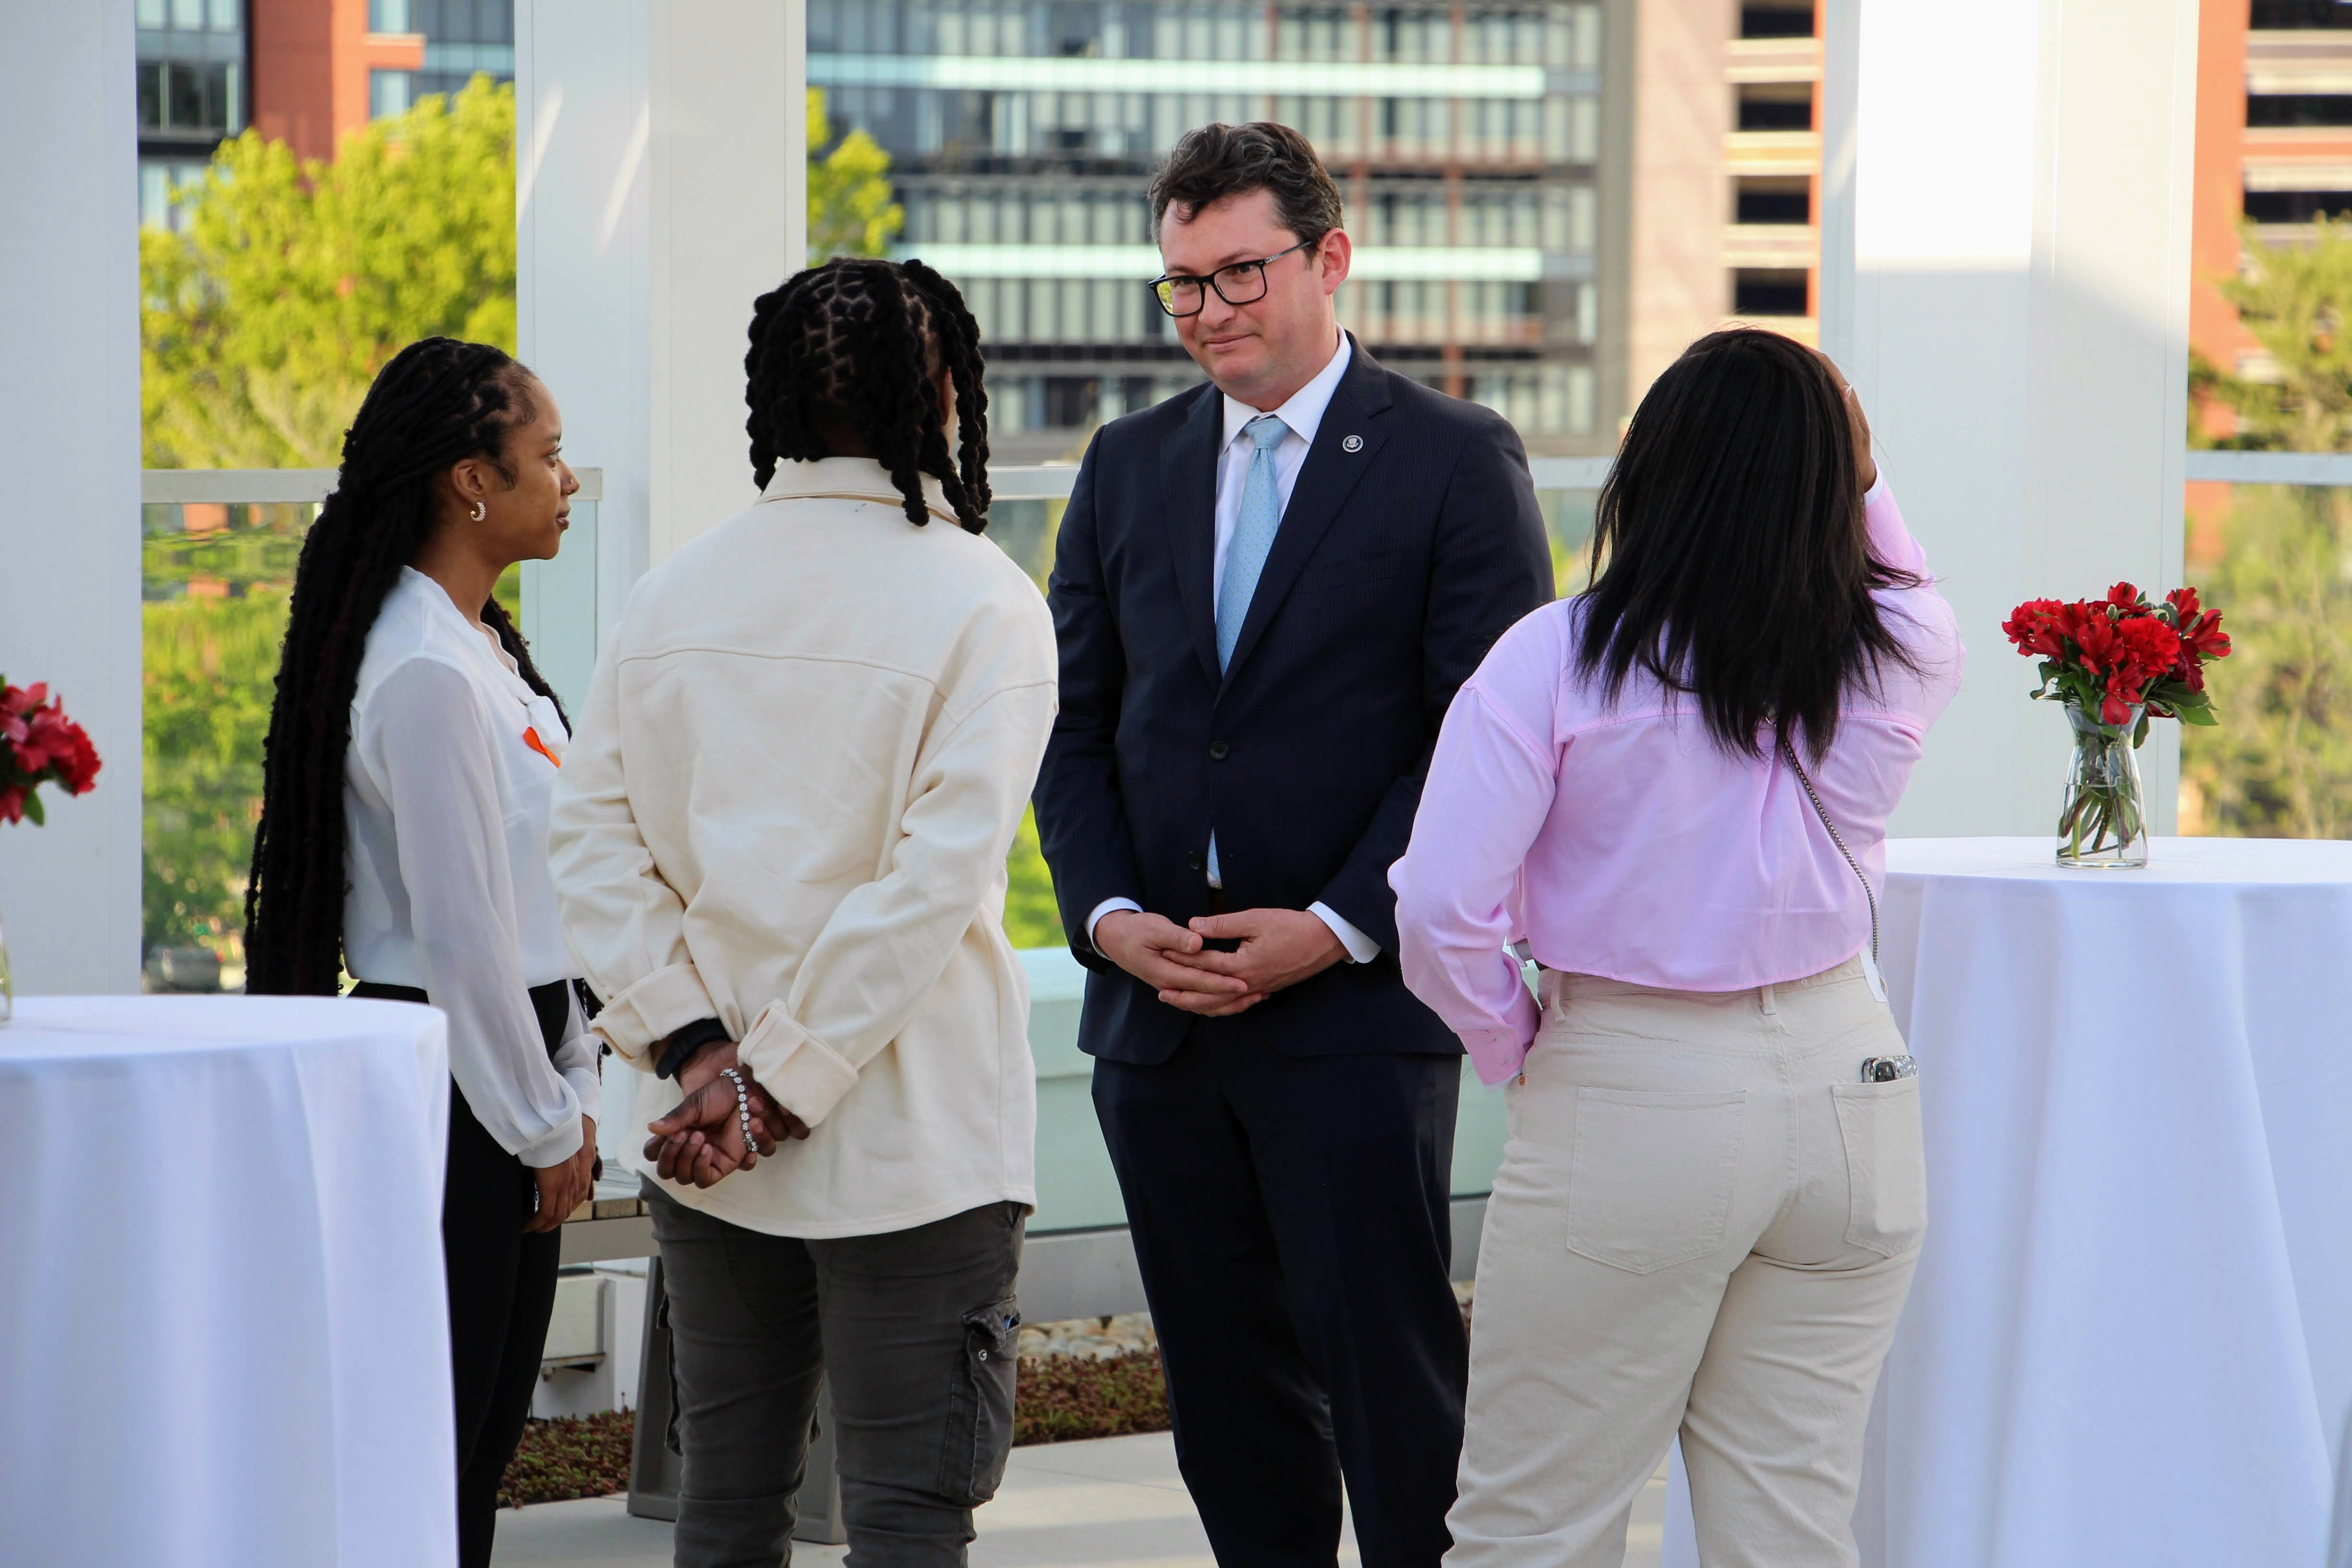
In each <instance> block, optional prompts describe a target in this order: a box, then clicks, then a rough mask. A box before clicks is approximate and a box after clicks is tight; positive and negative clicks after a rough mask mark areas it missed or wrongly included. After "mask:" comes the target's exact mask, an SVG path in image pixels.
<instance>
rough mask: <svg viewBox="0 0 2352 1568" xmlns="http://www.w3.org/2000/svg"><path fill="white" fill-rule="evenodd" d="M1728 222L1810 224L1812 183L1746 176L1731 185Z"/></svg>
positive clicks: (1786, 177)
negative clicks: (1730, 212)
mask: <svg viewBox="0 0 2352 1568" xmlns="http://www.w3.org/2000/svg"><path fill="white" fill-rule="evenodd" d="M1732 221H1733V222H1734V223H1754V224H1808V223H1811V222H1812V221H1813V183H1812V182H1811V180H1809V179H1807V178H1805V177H1804V176H1803V175H1801V174H1799V175H1749V176H1748V177H1746V178H1744V179H1736V180H1734V181H1733V182H1732Z"/></svg>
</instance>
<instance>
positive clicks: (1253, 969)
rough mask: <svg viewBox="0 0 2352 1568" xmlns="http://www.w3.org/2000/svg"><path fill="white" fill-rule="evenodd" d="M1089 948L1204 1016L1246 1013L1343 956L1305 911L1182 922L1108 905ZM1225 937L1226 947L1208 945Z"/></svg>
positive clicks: (1345, 953) (1244, 912)
mask: <svg viewBox="0 0 2352 1568" xmlns="http://www.w3.org/2000/svg"><path fill="white" fill-rule="evenodd" d="M1094 940H1095V951H1096V952H1099V953H1101V954H1102V955H1103V956H1104V957H1105V958H1108V959H1109V960H1110V961H1111V962H1112V963H1116V964H1118V966H1119V967H1120V968H1121V969H1124V970H1126V971H1127V972H1128V973H1129V974H1132V975H1134V976H1135V977H1136V978H1137V979H1138V980H1140V981H1142V982H1143V983H1144V984H1146V985H1149V986H1151V987H1152V988H1153V989H1155V990H1157V991H1158V992H1159V993H1160V1000H1161V1001H1162V1002H1165V1003H1166V1004H1168V1005H1170V1006H1171V1007H1177V1008H1181V1009H1182V1010H1183V1011H1185V1012H1187V1013H1197V1014H1199V1015H1200V1016H1202V1017H1203V1018H1229V1017H1231V1016H1234V1014H1236V1013H1244V1012H1247V1011H1248V1010H1249V1009H1250V1008H1252V1007H1255V1006H1256V1005H1258V1004H1259V1003H1261V1002H1263V1001H1265V999H1266V998H1267V997H1268V996H1271V995H1273V994H1275V993H1276V992H1277V991H1280V990H1282V989H1283V988H1284V987H1286V986H1290V985H1296V984H1298V983H1299V982H1300V981H1302V980H1307V979H1311V978H1312V977H1313V976H1315V975H1318V974H1320V973H1323V971H1325V970H1326V969H1328V968H1330V967H1331V965H1333V964H1335V963H1339V961H1340V960H1341V959H1343V958H1345V957H1347V956H1348V950H1347V949H1346V948H1345V947H1343V946H1341V945H1340V943H1339V937H1338V936H1337V935H1336V934H1335V933H1334V932H1333V931H1332V930H1331V928H1330V927H1329V926H1328V925H1326V924H1324V923H1323V918H1322V917H1321V916H1320V915H1318V914H1315V913H1313V912H1311V911H1310V910H1236V911H1234V913H1232V914H1225V915H1203V916H1202V917H1200V918H1199V919H1197V920H1195V921H1192V923H1191V924H1190V925H1188V926H1180V925H1178V924H1177V923H1176V922H1175V921H1171V920H1169V919H1167V918H1165V917H1164V916H1161V915H1155V914H1150V913H1147V912H1145V911H1144V910H1112V911H1111V912H1110V913H1108V914H1107V915H1105V916H1103V918H1102V919H1101V920H1099V921H1096V922H1095V937H1094ZM1221 940H1230V941H1234V942H1238V943H1239V945H1238V946H1237V947H1236V948H1235V950H1234V952H1218V951H1216V950H1214V949H1213V948H1211V947H1210V946H1209V945H1208V944H1209V943H1210V942H1216V941H1221Z"/></svg>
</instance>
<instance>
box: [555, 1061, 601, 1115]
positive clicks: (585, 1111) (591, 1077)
mask: <svg viewBox="0 0 2352 1568" xmlns="http://www.w3.org/2000/svg"><path fill="white" fill-rule="evenodd" d="M563 1081H564V1082H566V1083H568V1084H570V1085H571V1086H572V1095H573V1096H574V1098H576V1099H577V1100H579V1101H580V1114H581V1115H583V1116H585V1117H587V1118H588V1119H589V1120H590V1121H603V1120H604V1079H601V1078H599V1077H598V1076H597V1073H596V1069H595V1068H593V1067H584V1068H570V1069H568V1070H566V1071H565V1073H564V1074H563Z"/></svg>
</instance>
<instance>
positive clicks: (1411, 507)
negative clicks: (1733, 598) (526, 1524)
mask: <svg viewBox="0 0 2352 1568" xmlns="http://www.w3.org/2000/svg"><path fill="white" fill-rule="evenodd" d="M1151 210H1152V221H1153V224H1154V226H1155V228H1156V230H1157V232H1158V235H1159V239H1160V258H1161V261H1162V264H1163V265H1164V266H1165V268H1167V272H1166V275H1165V276H1163V277H1162V278H1161V279H1159V280H1158V281H1157V282H1156V283H1155V284H1154V286H1153V287H1154V289H1155V291H1156V293H1157V295H1158V298H1159V300H1160V308H1161V309H1163V310H1166V311H1167V312H1168V313H1169V314H1170V315H1171V316H1172V317H1173V318H1174V319H1175V324H1176V331H1177V334H1178V336H1179V337H1180V338H1181V340H1182V342H1183V343H1184V346H1185V348H1186V349H1187V350H1188V351H1190V352H1191V353H1192V357H1193V358H1194V359H1195V360H1196V361H1198V362H1199V363H1200V365H1201V367H1202V370H1204V371H1206V372H1207V373H1208V375H1209V380H1210V383H1211V384H1209V385H1207V386H1202V387H1199V388H1196V389H1194V390H1193V391H1191V392H1187V393H1185V394H1182V395H1180V396H1177V397H1173V398H1171V399H1170V400H1169V401H1167V402H1165V403H1162V404H1160V405H1158V406H1157V407H1154V408H1150V409H1146V410H1144V411H1143V412H1141V413H1139V414H1132V415H1129V416H1127V417H1126V418H1124V419H1119V420H1117V421H1115V422H1113V423H1112V424H1110V425H1108V426H1105V427H1104V428H1103V429H1102V430H1101V431H1099V432H1098V433H1097V436H1096V437H1095V439H1094V442H1093V444H1092V445H1091V446H1090V447H1088V448H1087V456H1086V461H1085V464H1084V466H1083V467H1082V468H1080V469H1079V472H1078V479H1077V484H1076V489H1075V490H1074V491H1073V492H1072V495H1071V500H1070V506H1069V510H1068V511H1067V513H1066V515H1065V516H1064V518H1063V521H1062V528H1061V538H1060V542H1059V546H1058V552H1057V554H1056V557H1055V567H1054V575H1053V582H1052V587H1051V593H1050V598H1051V601H1052V604H1053V610H1054V621H1055V627H1056V630H1057V632H1058V634H1059V637H1060V640H1061V657H1062V687H1061V700H1062V705H1061V715H1060V718H1059V720H1058V721H1057V722H1056V723H1055V729H1054V736H1053V740H1052V742H1051V743H1050V744H1049V746H1048V748H1047V751H1046V753H1045V766H1044V769H1043V770H1042V772H1041V773H1040V774H1039V778H1038V783H1037V795H1036V805H1037V823H1038V828H1039V831H1040V834H1041V836H1042V838H1043V842H1044V847H1045V858H1046V861H1047V863H1048V864H1049V865H1050V866H1051V867H1052V868H1053V873H1054V883H1055V891H1056V894H1057V896H1058V898H1059V900H1060V904H1061V910H1062V916H1063V920H1064V922H1065V924H1066V927H1067V928H1068V931H1069V939H1070V946H1071V949H1072V951H1073V952H1076V954H1077V956H1078V959H1079V962H1081V963H1084V964H1086V965H1087V968H1088V969H1089V970H1091V971H1092V972H1093V973H1092V974H1091V975H1090V977H1089V979H1088V981H1087V1001H1086V1012H1085V1016H1084V1021H1083V1023H1082V1024H1081V1026H1080V1031H1079V1043H1080V1045H1081V1046H1082V1047H1084V1048H1085V1049H1086V1050H1087V1051H1088V1052H1090V1053H1091V1054H1092V1055H1093V1056H1094V1057H1095V1058H1097V1060H1096V1065H1095V1078H1094V1095H1095V1106H1096V1110H1097V1113H1098V1115H1099V1116H1100V1118H1101V1121H1102V1127H1103V1133H1104V1137H1105V1139H1106V1141H1107V1142H1108V1144H1109V1147H1110V1153H1111V1159H1112V1162H1113V1163H1114V1164H1115V1165H1116V1166H1117V1168H1118V1179H1119V1186H1120V1190H1121V1192H1122V1193H1123V1194H1124V1195H1125V1197H1126V1201H1127V1213H1128V1219H1129V1225H1130V1226H1131V1227H1132V1235H1133V1237H1134V1241H1135V1247H1136V1256H1137V1258H1138V1260H1139V1263H1140V1264H1141V1266H1142V1270H1143V1283H1144V1289H1145V1292H1146V1294H1147V1295H1148V1296H1149V1297H1150V1302H1151V1310H1152V1317H1153V1321H1154V1323H1155V1325H1156V1326H1157V1328H1158V1330H1159V1333H1160V1353H1161V1355H1162V1357H1163V1358H1164V1359H1165V1361H1166V1363H1167V1368H1168V1378H1169V1392H1170V1395H1171V1404H1172V1407H1173V1411H1174V1415H1175V1426H1176V1445H1177V1455H1178V1458H1179V1461H1180V1463H1181V1467H1182V1469H1183V1474H1184V1479H1185V1484H1186V1485H1187V1486H1188V1487H1189V1488H1190V1489H1192V1497H1193V1500H1194V1501H1195V1503H1196V1504H1197V1505H1198V1506H1199V1509H1200V1511H1201V1517H1202V1521H1203V1522H1204V1523H1205V1524H1206V1525H1207V1527H1208V1531H1209V1537H1210V1540H1211V1542H1213V1545H1214V1546H1215V1548H1216V1552H1217V1560H1218V1562H1219V1563H1223V1564H1226V1565H1228V1568H1233V1565H1240V1564H1247V1565H1252V1568H1255V1565H1257V1564H1267V1565H1275V1564H1281V1565H1286V1568H1287V1565H1292V1564H1297V1565H1302V1568H1305V1565H1316V1568H1329V1565H1330V1564H1332V1563H1333V1562H1334V1561H1335V1558H1336V1554H1337V1551H1338V1545H1339V1520H1340V1511H1339V1504H1340V1482H1341V1477H1342V1476H1343V1475H1344V1476H1345V1478H1346V1482H1347V1489H1348V1495H1349V1500H1350V1501H1351V1503H1352V1505H1353V1507H1354V1510H1355V1521H1356V1535H1357V1540H1358V1542H1359V1544H1360V1549H1361V1552H1362V1555H1363V1561H1364V1563H1366V1564H1368V1565H1370V1568H1391V1565H1399V1568H1402V1565H1408V1564H1410V1565H1429V1564H1434V1563H1437V1561H1438V1560H1439V1558H1441V1557H1442V1556H1443V1555H1444V1552H1445V1550H1446V1548H1447V1546H1448V1544H1449V1538H1448V1536H1447V1534H1446V1530H1445V1512H1446V1510H1447V1509H1448V1507H1450V1506H1451V1505H1452V1503H1453V1500H1454V1466H1455V1462H1456V1459H1457V1457H1458V1452H1459V1449H1460V1447H1461V1438H1462V1400H1463V1385H1464V1381H1465V1363H1466V1360H1467V1352H1466V1342H1465V1334H1464V1332H1463V1328H1462V1321H1461V1317H1460V1315H1459V1313H1458V1311H1457V1310H1456V1308H1455V1305H1454V1296H1453V1293H1452V1290H1451V1289H1450V1288H1449V1285H1448V1274H1449V1270H1448V1267H1447V1266H1448V1262H1449V1258H1450V1252H1451V1246H1452V1240H1451V1235H1450V1229H1449V1226H1448V1191H1449V1187H1450V1182H1449V1179H1448V1178H1449V1175H1450V1173H1451V1166H1452V1163H1453V1150H1454V1110H1455V1100H1456V1096H1457V1094H1458V1092H1459V1089H1460V1084H1461V1073H1460V1066H1459V1062H1458V1057H1459V1054H1460V1048H1461V1047H1460V1046H1459V1044H1458V1043H1457V1042H1456V1040H1455V1039H1454V1036H1453V1035H1452V1034H1451V1033H1450V1032H1449V1031H1448V1030H1447V1029H1446V1027H1445V1026H1444V1025H1443V1024H1442V1023H1440V1022H1439V1021H1438V1019H1437V1017H1436V1016H1435V1015H1434V1014H1433V1013H1431V1012H1430V1011H1429V1010H1428V1009H1426V1008H1425V1007H1423V1005H1421V1004H1420V1003H1419V1002H1418V1001H1416V1000H1414V998H1413V997H1412V994H1410V993H1408V992H1407V991H1406V990H1405V987H1404V982H1403V980H1402V977H1401V975H1400V973H1399V972H1398V968H1397V961H1396V940H1397V939H1396V921H1395V913H1394V910H1395V900H1394V897H1393V895H1392V894H1391V892H1390V890H1389V885H1388V870H1389V866H1390V864H1391V862H1393V861H1394V860H1396V859H1397V858H1398V857H1399V856H1401V855H1402V853H1403V852H1404V847H1405V840H1406V838H1407V837H1408V836H1409V835H1410V833H1411V831H1412V816H1413V809H1414V806H1415V805H1416V804H1417V803H1418V801H1419V800H1420V797H1421V785H1422V777H1423V771H1424V770H1425V769H1426V768H1427V766H1428V763H1429V755H1430V749H1431V746H1432V744H1433V742H1434V741H1435V739H1436V735H1437V729H1438V724H1439V721H1441V720H1442V719H1443V718H1444V714H1445V709H1446V705H1447V704H1448V703H1449V702H1450V701H1452V700H1453V697H1454V689H1455V688H1456V687H1457V686H1459V685H1460V684H1461V683H1462V681H1463V679H1465V678H1466V677H1467V676H1468V675H1469V674H1470V673H1471V671H1472V670H1474V669H1475V668H1477V665H1478V662H1479V660H1480V659H1481V658H1484V657H1485V656H1486V650H1487V648H1488V647H1490V646H1491V645H1492V644H1493V642H1494V641H1495V639H1496V637H1498V636H1500V635H1501V634H1502V632H1503V630H1504V629H1505V628H1506V627H1507V626H1510V625H1511V623H1512V622H1514V621H1516V620H1517V619H1518V618H1519V617H1520V616H1523V615H1525V614H1527V613H1528V611H1530V610H1532V609H1534V608H1536V607H1537V606H1538V605H1540V604H1542V603H1544V602H1545V601H1547V600H1548V599H1549V598H1550V597H1551V594H1552V584H1551V557H1550V551H1549V546H1548V544H1547V542H1546V540H1545V536H1544V531H1543V524H1542V520H1541V517H1540V515H1539V514H1538V510H1537V506H1536V498H1535V492H1534V489H1533V487H1532V486H1531V484H1530V483H1529V481H1528V468H1527V459H1526V457H1525V454H1524V452H1523V450H1522V448H1521V447H1520V444H1519V439H1518V437H1517V435H1516V434H1515V433H1514V432H1513V431H1512V429H1511V427H1510V426H1509V425H1508V424H1507V423H1505V422H1504V421H1503V420H1502V419H1501V418H1500V417H1499V416H1496V415H1495V414H1493V413H1492V412H1490V411H1488V410H1487V409H1485V408H1482V407H1480V406H1478V405H1475V404H1471V403H1465V402H1461V401H1459V400H1457V399H1454V398H1452V397H1448V396H1445V395H1443V394H1440V393H1436V392H1433V391H1431V390H1429V389H1428V388H1426V387H1423V386H1422V385H1420V384H1417V383H1415V382H1412V381H1411V380H1409V379H1407V378H1406V377H1404V376H1402V375H1398V374H1393V373H1391V372H1390V371H1387V370H1384V369H1382V368H1381V366H1380V365H1379V364H1377V363H1374V362H1373V360H1372V358H1371V356H1370V354H1368V353H1365V352H1364V350H1363V348H1362V347H1361V346H1360V344H1358V343H1357V342H1355V341H1354V340H1353V339H1352V338H1351V337H1349V336H1348V335H1347V334H1346V333H1344V332H1342V331H1340V330H1339V322H1338V317H1337V313H1336V310H1335V309H1334V305H1333V300H1332V296H1333V294H1334V293H1335V292H1336V291H1337V290H1338V289H1339V285H1340V283H1341V282H1342V281H1344V280H1345V279H1346V278H1347V276H1348V265H1349V239H1348V236H1347V234H1346V232H1345V231H1344V230H1342V229H1341V228H1340V226H1339V223H1340V210H1339V191H1338V189H1337V187H1336V186H1334V185H1333V184H1332V183H1331V179H1330V176H1329V175H1328V174H1326V173H1325V172H1324V169H1323V167H1322V164H1321V163H1319V162H1318V160H1317V158H1316V156H1315V153H1314V150H1313V149H1312V148H1311V147H1310V146H1309V145H1308V144H1307V140H1306V138H1304V137H1303V136H1300V135H1299V134H1298V133H1297V132H1295V131H1292V130H1289V129H1288V128H1286V127H1284V126H1280V125H1272V124H1254V125H1244V126H1239V127H1234V126H1226V125H1211V126H1206V127H1203V128H1202V129H1201V130H1198V131H1194V132H1191V133H1190V134H1189V135H1187V136H1186V137H1185V138H1184V139H1183V141H1182V142H1181V143H1179V145H1178V146H1177V148H1176V150H1175V152H1174V153H1173V154H1172V155H1171V158H1170V161H1169V163H1168V164H1167V166H1166V167H1165V168H1164V169H1162V170H1161V172H1160V174H1159V176H1158V178H1157V179H1156V180H1155V181H1154V182H1153V185H1152V192H1151Z"/></svg>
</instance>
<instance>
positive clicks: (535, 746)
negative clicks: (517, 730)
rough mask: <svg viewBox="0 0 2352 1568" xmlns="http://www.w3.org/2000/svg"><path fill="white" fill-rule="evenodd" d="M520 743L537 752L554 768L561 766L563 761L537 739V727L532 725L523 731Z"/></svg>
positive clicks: (544, 743)
mask: <svg viewBox="0 0 2352 1568" xmlns="http://www.w3.org/2000/svg"><path fill="white" fill-rule="evenodd" d="M522 743H523V744H524V745H526V746H529V747H530V749H531V750H532V751H534V752H538V753H539V754H540V755H541V756H542V757H545V758H546V759H547V760H548V761H549V762H550V763H553V764H554V765H555V766H557V767H559V768H560V767H562V765H563V759H562V757H559V756H557V755H556V754H555V753H554V752H551V751H549V750H548V749H547V742H544V741H542V740H541V739H540V738H539V727H538V726H537V725H532V726H530V728H528V729H526V730H524V731H523V732H522Z"/></svg>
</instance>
